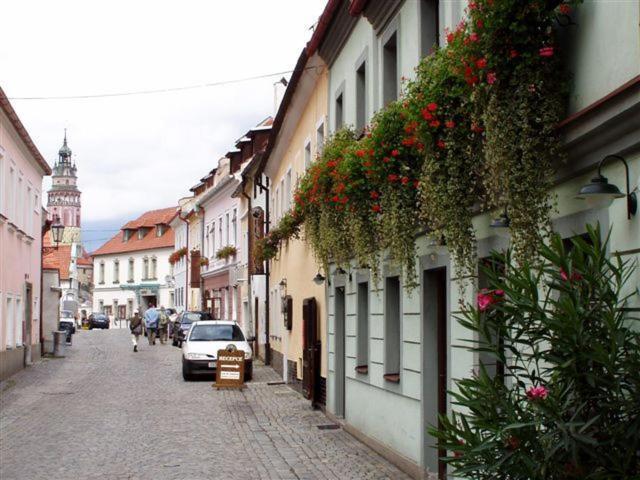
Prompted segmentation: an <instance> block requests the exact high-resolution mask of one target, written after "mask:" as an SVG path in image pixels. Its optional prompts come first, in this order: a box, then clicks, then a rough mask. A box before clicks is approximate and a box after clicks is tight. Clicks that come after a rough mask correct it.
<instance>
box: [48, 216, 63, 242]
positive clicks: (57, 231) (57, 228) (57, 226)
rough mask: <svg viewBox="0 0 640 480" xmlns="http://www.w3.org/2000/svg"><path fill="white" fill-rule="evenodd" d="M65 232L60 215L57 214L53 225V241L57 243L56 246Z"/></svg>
mask: <svg viewBox="0 0 640 480" xmlns="http://www.w3.org/2000/svg"><path fill="white" fill-rule="evenodd" d="M63 233H64V225H62V224H61V223H60V217H58V215H56V216H55V217H53V224H52V225H51V238H52V240H53V243H55V244H56V248H58V244H59V243H60V242H61V241H62V234H63Z"/></svg>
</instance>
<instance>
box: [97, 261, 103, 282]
mask: <svg viewBox="0 0 640 480" xmlns="http://www.w3.org/2000/svg"><path fill="white" fill-rule="evenodd" d="M98 280H99V283H104V260H103V261H101V262H100V268H99V269H98Z"/></svg>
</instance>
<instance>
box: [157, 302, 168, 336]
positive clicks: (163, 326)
mask: <svg viewBox="0 0 640 480" xmlns="http://www.w3.org/2000/svg"><path fill="white" fill-rule="evenodd" d="M158 318H159V319H158V336H159V337H160V343H161V344H162V345H164V344H165V343H166V341H167V336H168V333H169V315H167V312H166V311H165V309H164V307H160V314H159V317H158Z"/></svg>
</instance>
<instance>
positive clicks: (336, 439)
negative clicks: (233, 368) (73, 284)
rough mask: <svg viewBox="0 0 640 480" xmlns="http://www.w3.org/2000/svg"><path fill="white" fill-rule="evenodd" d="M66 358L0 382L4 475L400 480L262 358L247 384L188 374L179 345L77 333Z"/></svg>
mask: <svg viewBox="0 0 640 480" xmlns="http://www.w3.org/2000/svg"><path fill="white" fill-rule="evenodd" d="M73 341H74V345H73V347H71V348H69V349H68V351H67V357H66V358H64V359H45V360H43V361H42V362H39V363H37V364H36V365H34V366H32V367H30V368H28V369H27V370H24V371H22V372H20V373H18V374H16V375H14V376H13V377H11V378H10V379H9V380H7V381H5V382H3V383H2V384H0V478H1V479H2V480H13V479H25V480H37V479H49V480H51V479H53V480H58V479H105V480H106V479H116V480H117V479H154V480H161V479H162V480H164V479H181V480H182V479H184V480H192V479H193V480H195V479H222V478H227V477H230V478H234V479H382V478H390V479H404V478H408V477H406V476H405V475H404V474H403V473H402V472H400V471H399V470H398V469H397V468H395V467H394V466H393V465H391V464H389V463H388V462H387V461H385V460H384V459H383V458H382V457H380V456H379V455H377V454H376V453H375V452H373V451H372V450H370V449H369V448H368V447H366V446H364V445H363V444H361V443H360V442H358V441H357V440H356V439H354V438H353V437H351V436H350V435H349V434H347V433H346V432H344V431H343V430H341V429H339V430H324V431H322V430H319V429H318V428H317V425H322V424H327V423H330V422H329V421H328V419H327V418H326V417H325V416H324V415H323V414H322V413H321V412H319V411H313V410H311V408H310V406H309V403H308V402H307V401H306V400H304V399H303V398H302V397H301V396H300V395H299V394H297V393H296V392H294V391H293V390H291V389H290V388H289V387H287V386H284V385H268V384H267V382H268V381H273V380H275V381H277V380H278V377H277V375H276V374H275V373H274V372H273V370H271V369H270V368H269V367H260V366H254V381H253V382H250V383H249V384H248V386H247V388H245V389H244V390H243V391H237V390H220V391H218V390H215V389H213V388H211V381H207V380H205V381H196V382H184V381H183V380H182V376H181V372H180V350H179V349H177V348H174V347H172V346H171V345H164V346H161V345H156V346H155V347H151V346H149V345H147V344H144V343H143V344H142V347H141V351H140V352H138V353H134V352H133V351H132V349H131V343H130V340H129V336H128V335H127V332H126V330H107V331H102V330H94V331H81V332H78V333H77V334H76V335H74V339H73Z"/></svg>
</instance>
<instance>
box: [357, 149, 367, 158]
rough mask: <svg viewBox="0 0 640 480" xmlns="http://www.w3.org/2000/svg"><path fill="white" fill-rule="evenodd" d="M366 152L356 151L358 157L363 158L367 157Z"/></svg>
mask: <svg viewBox="0 0 640 480" xmlns="http://www.w3.org/2000/svg"><path fill="white" fill-rule="evenodd" d="M365 154H366V153H365V151H364V150H356V156H358V157H360V158H362V157H364V156H365Z"/></svg>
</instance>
